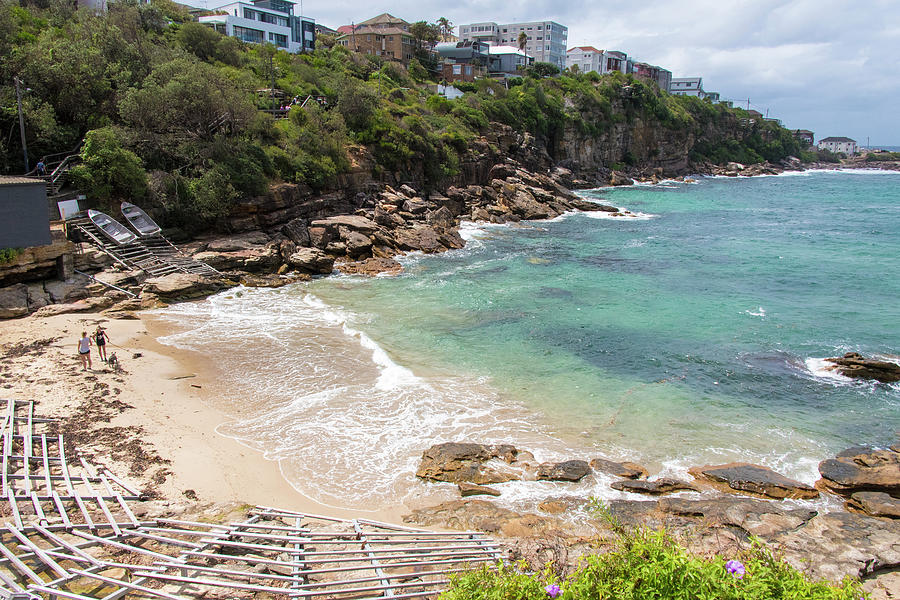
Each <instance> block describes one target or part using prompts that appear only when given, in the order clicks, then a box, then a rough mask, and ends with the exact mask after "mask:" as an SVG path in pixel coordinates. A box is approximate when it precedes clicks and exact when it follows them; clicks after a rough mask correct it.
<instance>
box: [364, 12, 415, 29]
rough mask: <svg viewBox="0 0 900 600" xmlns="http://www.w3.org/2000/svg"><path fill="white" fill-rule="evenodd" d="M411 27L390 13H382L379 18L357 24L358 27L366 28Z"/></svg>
mask: <svg viewBox="0 0 900 600" xmlns="http://www.w3.org/2000/svg"><path fill="white" fill-rule="evenodd" d="M384 24H387V25H409V22H408V21H404V20H403V19H401V18H399V17H395V16H394V15H391V14H388V13H381V14H380V15H378V16H377V17H372V18H371V19H366V20H365V21H361V22H359V23H357V27H366V26H368V25H384Z"/></svg>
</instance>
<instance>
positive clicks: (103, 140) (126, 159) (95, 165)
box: [69, 127, 147, 203]
mask: <svg viewBox="0 0 900 600" xmlns="http://www.w3.org/2000/svg"><path fill="white" fill-rule="evenodd" d="M81 161H82V162H81V164H79V165H76V166H75V167H73V168H72V169H71V171H70V172H69V174H70V176H71V178H72V181H73V182H74V184H75V186H76V187H77V188H78V189H79V190H80V191H82V192H83V193H84V194H85V195H87V196H88V197H90V198H93V199H96V200H100V201H102V202H106V203H110V202H112V201H114V200H128V201H129V202H134V201H137V200H140V199H142V198H143V197H144V196H145V195H146V193H147V173H146V172H145V171H144V167H143V165H142V164H141V159H140V158H139V157H138V155H137V154H135V153H134V152H132V151H131V150H127V149H126V148H124V147H123V145H122V141H121V139H120V136H119V132H117V131H116V130H115V129H113V128H111V127H104V128H103V129H95V130H93V131H89V132H88V133H87V135H86V136H85V138H84V147H83V148H82V150H81Z"/></svg>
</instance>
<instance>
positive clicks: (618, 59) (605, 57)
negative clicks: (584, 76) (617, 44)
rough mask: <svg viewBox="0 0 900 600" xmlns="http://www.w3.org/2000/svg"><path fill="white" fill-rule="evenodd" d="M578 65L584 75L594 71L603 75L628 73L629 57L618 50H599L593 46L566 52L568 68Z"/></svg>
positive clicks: (580, 47)
mask: <svg viewBox="0 0 900 600" xmlns="http://www.w3.org/2000/svg"><path fill="white" fill-rule="evenodd" d="M572 65H578V70H579V71H581V72H582V73H588V72H590V71H594V72H595V73H599V74H601V75H603V74H604V73H612V72H613V71H619V72H620V73H626V72H627V66H628V55H627V54H625V53H624V52H619V51H618V50H598V49H597V48H594V47H593V46H575V47H574V48H572V49H570V50H569V51H568V52H566V66H567V67H571V66H572Z"/></svg>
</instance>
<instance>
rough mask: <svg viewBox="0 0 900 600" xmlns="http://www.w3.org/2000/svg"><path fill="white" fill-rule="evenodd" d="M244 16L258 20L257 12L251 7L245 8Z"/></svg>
mask: <svg viewBox="0 0 900 600" xmlns="http://www.w3.org/2000/svg"><path fill="white" fill-rule="evenodd" d="M244 18H245V19H250V20H251V21H255V20H256V12H255V11H252V10H250V9H249V8H245V9H244Z"/></svg>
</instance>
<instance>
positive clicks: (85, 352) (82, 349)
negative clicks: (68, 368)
mask: <svg viewBox="0 0 900 600" xmlns="http://www.w3.org/2000/svg"><path fill="white" fill-rule="evenodd" d="M78 356H79V357H81V370H82V371H84V370H86V369H93V367H94V365H92V364H91V338H90V337H88V334H87V331H82V332H81V339H80V340H78Z"/></svg>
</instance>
